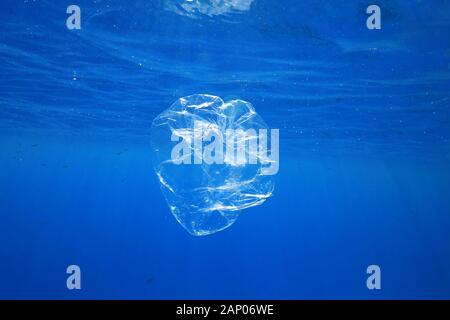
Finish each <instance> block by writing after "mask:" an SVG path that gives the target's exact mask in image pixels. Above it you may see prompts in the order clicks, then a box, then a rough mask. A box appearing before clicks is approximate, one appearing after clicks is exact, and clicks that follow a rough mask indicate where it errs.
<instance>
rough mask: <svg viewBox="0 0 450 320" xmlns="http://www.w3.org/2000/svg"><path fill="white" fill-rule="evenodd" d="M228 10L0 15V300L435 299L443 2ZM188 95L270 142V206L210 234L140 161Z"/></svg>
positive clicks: (445, 271)
mask: <svg viewBox="0 0 450 320" xmlns="http://www.w3.org/2000/svg"><path fill="white" fill-rule="evenodd" d="M226 2H227V3H229V4H230V3H231V4H234V5H236V4H239V3H241V5H242V4H245V3H250V2H251V1H238V0H234V1H224V2H220V1H200V0H198V1H197V3H198V4H202V5H203V6H200V5H198V8H200V9H198V10H191V11H189V10H183V9H182V7H181V4H182V3H183V1H182V0H179V1H177V0H160V1H127V2H125V1H76V2H75V1H73V2H72V1H21V2H19V1H2V2H1V3H0V30H1V31H0V298H64V299H65V298H97V299H102V298H137V299H141V298H165V299H175V298H177V299H188V298H204V299H212V298H255V299H257V298H286V299H299V298H300V299H303V298H326V299H331V298H363V299H378V298H450V293H449V292H450V232H449V230H450V170H449V169H450V165H449V163H450V110H449V108H450V38H449V37H448V34H449V31H450V20H449V18H448V12H450V2H449V1H408V2H406V1H377V3H376V4H378V5H379V6H380V7H381V9H382V29H381V30H367V28H366V18H367V14H366V13H365V10H366V8H367V6H368V5H370V4H374V3H372V2H367V1H321V2H320V3H319V2H318V1H312V0H311V1H294V0H292V1H269V0H254V1H253V2H252V3H251V5H250V6H245V5H244V6H241V7H239V6H238V7H236V6H235V8H241V10H236V9H235V10H229V9H226V8H225V7H224V3H226ZM70 4H78V5H79V6H80V7H81V10H82V29H81V30H77V31H69V30H67V29H66V27H65V20H66V17H67V16H68V15H67V14H66V13H65V11H66V8H67V6H68V5H70ZM203 8H206V9H203ZM244 9H245V10H244ZM194 93H209V94H214V95H218V96H221V97H222V98H223V99H225V100H228V99H230V98H241V99H244V100H247V101H250V102H251V103H253V105H254V107H255V108H256V110H257V112H258V113H259V114H260V115H262V117H263V118H264V119H265V121H266V122H267V123H268V125H269V126H270V127H272V128H279V129H280V135H281V141H280V142H281V150H280V157H281V159H280V173H279V174H278V175H277V176H276V189H275V193H274V196H273V197H272V198H270V199H269V200H268V201H267V202H266V203H264V204H263V205H261V206H258V207H254V208H251V209H248V210H245V211H244V212H243V214H242V215H241V217H240V218H239V220H238V221H237V222H236V223H235V224H234V225H233V226H232V227H230V228H229V229H227V230H225V231H223V232H220V233H218V234H215V235H212V236H207V237H192V236H190V235H189V234H188V233H187V232H186V231H184V230H183V228H182V227H181V226H180V225H179V224H178V223H177V222H176V220H175V219H174V218H173V217H172V216H171V213H170V211H169V209H168V208H167V205H166V203H165V201H164V199H163V196H162V194H161V192H160V190H159V185H158V181H157V179H156V177H155V175H154V173H153V171H152V167H151V163H150V154H149V152H150V148H149V128H150V124H151V121H152V120H153V118H154V117H155V116H156V115H157V114H158V113H160V112H161V111H162V110H164V109H165V108H167V107H168V106H169V105H170V104H171V103H172V102H173V101H174V100H176V99H177V98H179V97H182V96H184V95H189V94H194ZM70 264H77V265H79V266H80V267H81V269H82V290H81V291H69V290H67V289H66V286H65V284H66V277H67V275H66V273H65V270H66V267H67V266H68V265H70ZM370 264H377V265H380V267H381V269H382V290H380V291H369V290H367V288H366V277H367V275H366V272H365V271H366V268H367V266H368V265H370Z"/></svg>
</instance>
